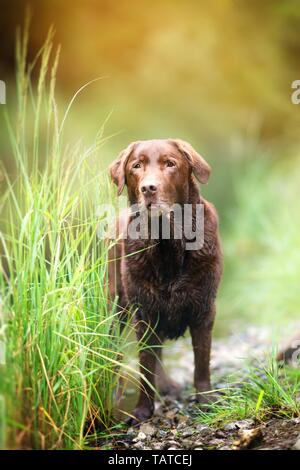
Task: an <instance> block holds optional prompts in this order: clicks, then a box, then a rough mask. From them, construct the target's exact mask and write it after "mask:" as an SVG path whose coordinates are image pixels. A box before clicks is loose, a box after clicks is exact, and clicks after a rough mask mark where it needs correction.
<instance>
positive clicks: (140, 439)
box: [136, 432, 147, 441]
mask: <svg viewBox="0 0 300 470" xmlns="http://www.w3.org/2000/svg"><path fill="white" fill-rule="evenodd" d="M146 437H147V436H146V434H145V433H144V432H139V433H138V435H137V437H136V440H137V441H144V440H145V439H146Z"/></svg>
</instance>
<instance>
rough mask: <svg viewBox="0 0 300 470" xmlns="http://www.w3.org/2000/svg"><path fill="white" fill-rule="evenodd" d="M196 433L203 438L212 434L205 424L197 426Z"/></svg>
mask: <svg viewBox="0 0 300 470" xmlns="http://www.w3.org/2000/svg"><path fill="white" fill-rule="evenodd" d="M196 431H197V433H198V434H200V435H201V436H207V435H208V434H210V433H211V431H212V430H211V429H210V427H209V426H205V425H204V424H198V425H197V426H196Z"/></svg>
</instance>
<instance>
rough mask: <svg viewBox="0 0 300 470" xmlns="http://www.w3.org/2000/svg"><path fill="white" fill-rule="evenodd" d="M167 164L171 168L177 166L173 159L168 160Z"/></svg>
mask: <svg viewBox="0 0 300 470" xmlns="http://www.w3.org/2000/svg"><path fill="white" fill-rule="evenodd" d="M166 166H167V167H168V168H171V167H172V166H175V163H174V162H172V161H171V160H167V161H166Z"/></svg>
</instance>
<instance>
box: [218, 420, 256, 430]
mask: <svg viewBox="0 0 300 470" xmlns="http://www.w3.org/2000/svg"><path fill="white" fill-rule="evenodd" d="M253 425H254V420H253V419H251V418H250V419H243V420H240V421H234V422H232V423H228V424H226V425H225V426H224V428H223V429H224V431H237V430H238V429H249V428H250V427H251V426H253Z"/></svg>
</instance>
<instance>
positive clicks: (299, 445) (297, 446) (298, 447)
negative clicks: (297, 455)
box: [293, 436, 300, 450]
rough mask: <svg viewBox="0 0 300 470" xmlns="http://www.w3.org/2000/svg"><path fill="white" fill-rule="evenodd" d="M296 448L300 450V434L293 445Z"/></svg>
mask: <svg viewBox="0 0 300 470" xmlns="http://www.w3.org/2000/svg"><path fill="white" fill-rule="evenodd" d="M293 449H294V450H300V436H299V437H298V439H297V441H296V442H295V444H294V446H293Z"/></svg>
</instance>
